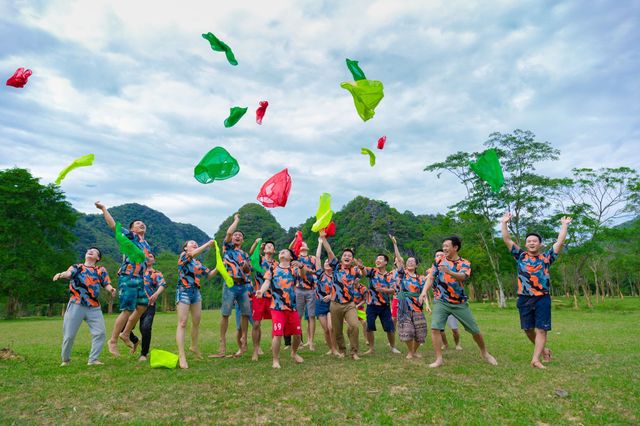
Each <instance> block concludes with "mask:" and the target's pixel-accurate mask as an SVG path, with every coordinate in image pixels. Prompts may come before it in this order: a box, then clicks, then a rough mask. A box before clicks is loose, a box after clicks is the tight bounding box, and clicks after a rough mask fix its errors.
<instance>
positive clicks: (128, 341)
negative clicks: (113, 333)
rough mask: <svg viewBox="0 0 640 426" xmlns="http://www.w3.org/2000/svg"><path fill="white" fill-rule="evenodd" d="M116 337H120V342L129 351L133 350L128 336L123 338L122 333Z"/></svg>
mask: <svg viewBox="0 0 640 426" xmlns="http://www.w3.org/2000/svg"><path fill="white" fill-rule="evenodd" d="M118 337H120V340H122V341H123V342H124V344H125V345H127V347H128V348H129V349H133V342H132V341H131V340H129V336H125V334H124V333H120V334H119V335H118Z"/></svg>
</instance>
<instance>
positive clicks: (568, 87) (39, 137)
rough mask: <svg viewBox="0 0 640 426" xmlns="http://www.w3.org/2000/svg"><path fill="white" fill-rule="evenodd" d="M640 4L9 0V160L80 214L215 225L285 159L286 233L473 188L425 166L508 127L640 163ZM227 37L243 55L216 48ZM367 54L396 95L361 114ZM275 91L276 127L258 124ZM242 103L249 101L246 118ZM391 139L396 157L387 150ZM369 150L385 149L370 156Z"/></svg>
mask: <svg viewBox="0 0 640 426" xmlns="http://www.w3.org/2000/svg"><path fill="white" fill-rule="evenodd" d="M639 16H640V1H627V0H620V1H615V2H611V1H591V2H587V3H585V2H581V1H539V0H535V1H519V0H518V1H515V0H514V1H509V0H492V1H483V2H469V1H466V0H462V1H452V0H446V1H427V0H416V1H412V0H407V1H402V0H398V1H348V2H345V1H319V0H313V1H306V0H292V1H278V0H274V1H269V2H264V1H243V2H212V1H200V2H194V1H187V0H185V1H181V2H178V3H176V2H158V1H147V0H137V1H135V2H131V1H120V0H105V1H103V0H91V1H78V2H72V1H57V0H46V1H44V0H43V1H11V0H9V1H7V0H4V1H0V40H1V41H0V72H1V73H2V76H4V78H9V77H10V76H11V75H12V74H13V72H14V71H15V70H16V69H17V68H18V67H25V68H30V69H31V70H33V75H32V76H31V78H30V80H29V82H28V84H27V85H26V86H25V88H23V89H16V88H13V87H9V86H2V87H1V88H0V169H5V168H9V167H22V168H26V169H29V170H30V171H31V173H32V174H33V175H34V176H36V177H39V178H41V182H42V183H51V182H53V181H55V179H56V177H57V175H58V173H59V172H60V170H61V169H62V168H64V167H65V166H66V165H67V164H69V163H70V162H71V161H73V159H75V158H77V157H79V156H82V155H85V154H88V153H93V154H95V156H96V160H95V163H94V165H93V166H92V167H86V168H80V169H76V170H74V171H72V172H71V173H70V174H69V175H68V176H67V177H66V178H65V180H63V181H62V184H61V188H62V190H63V191H64V192H65V193H66V196H67V199H68V200H69V201H70V202H71V203H72V205H73V207H74V208H76V209H77V210H79V211H82V212H85V213H98V211H97V210H96V209H95V207H94V205H93V203H94V202H95V201H97V200H100V201H102V202H103V203H105V204H106V205H107V206H115V205H120V204H124V203H130V202H136V203H140V204H145V205H147V206H149V207H151V208H154V209H157V210H159V211H161V212H163V213H164V214H166V215H167V216H168V217H170V218H171V219H172V220H174V221H176V222H184V223H192V224H194V225H196V226H198V227H200V228H201V229H202V230H204V231H205V232H207V233H208V234H210V235H211V234H213V233H214V232H215V231H217V229H218V226H219V224H220V223H221V222H222V221H223V220H224V219H225V218H226V217H228V216H229V215H231V214H233V213H234V212H235V211H236V210H237V209H238V208H239V207H241V206H242V205H244V204H245V203H248V202H256V196H257V194H258V191H259V189H260V187H261V186H262V184H263V183H264V182H265V181H266V180H267V179H268V178H269V177H270V176H272V175H273V174H275V173H277V172H279V171H280V170H282V169H284V168H288V170H289V173H290V175H291V177H292V180H293V184H292V188H291V193H290V195H289V201H288V203H287V206H286V207H285V208H274V209H271V212H272V213H273V214H274V216H275V217H276V219H277V220H278V221H279V222H280V224H281V225H283V226H284V227H285V228H288V227H292V226H296V225H298V224H300V223H302V222H303V221H305V220H306V219H307V218H308V217H310V216H312V215H314V214H315V211H316V208H317V205H318V198H319V196H320V194H321V193H322V192H329V193H330V194H331V195H332V207H333V209H334V210H339V209H340V208H341V207H342V206H344V205H345V204H346V203H348V202H349V201H350V200H351V199H353V198H354V197H356V196H357V195H363V196H366V197H369V198H373V199H379V200H383V201H386V202H388V203H389V204H390V205H391V206H392V207H395V208H396V209H398V210H399V211H405V210H411V211H413V212H414V213H416V214H424V213H438V212H445V211H447V207H448V206H450V205H452V204H453V203H455V202H456V201H458V200H460V199H462V198H463V197H464V195H465V194H464V188H463V187H462V186H461V185H460V184H458V183H457V182H456V180H455V178H454V177H453V176H447V175H445V174H443V175H442V176H440V178H438V177H437V176H436V174H435V173H429V172H425V171H423V169H424V167H425V166H427V165H428V164H431V163H434V162H439V161H442V160H444V159H445V158H446V157H447V156H448V155H449V154H453V153H455V152H457V151H460V150H462V151H474V152H475V151H482V150H483V149H484V147H483V142H484V141H486V140H487V138H488V136H489V134H491V133H492V132H501V133H508V132H511V131H513V130H514V129H523V130H530V131H532V132H533V133H535V135H536V137H537V139H538V140H540V141H547V142H549V143H550V144H552V145H553V146H554V147H556V148H558V149H559V150H560V151H561V156H560V159H559V160H558V161H548V162H545V163H543V164H541V165H540V167H539V169H538V171H539V172H541V173H543V174H546V175H548V176H554V177H560V176H568V175H569V174H570V171H571V169H572V168H574V167H593V168H598V167H618V166H629V167H633V168H636V169H639V168H640V154H639V150H638V147H639V146H640V144H639V142H640V103H639V102H638V99H640V50H639V49H638V46H639V45H640V27H639V26H638V25H637V20H638V17H639ZM207 32H212V33H214V34H215V35H217V36H218V37H219V38H220V39H221V40H223V41H225V42H226V43H227V44H228V45H229V46H230V47H231V48H232V49H233V51H234V53H235V56H236V58H237V60H238V62H239V64H238V66H235V67H234V66H231V65H230V64H229V63H228V62H227V61H226V59H225V56H224V54H223V53H220V52H214V51H212V50H211V48H210V46H209V44H208V42H207V41H206V40H204V39H203V38H202V37H201V34H202V33H207ZM346 58H350V59H354V60H358V61H359V62H360V66H361V68H362V69H363V71H364V72H365V74H366V75H367V78H369V79H371V80H379V81H382V82H383V84H384V87H385V92H384V93H385V97H384V99H383V100H382V101H381V102H380V104H379V106H378V107H377V108H376V114H375V117H374V118H373V119H371V120H369V121H367V122H363V121H362V120H361V119H360V117H359V116H358V115H357V113H356V111H355V108H354V105H353V101H352V98H351V96H350V95H349V93H348V92H346V91H345V90H343V89H341V88H340V83H341V82H343V81H350V80H352V77H351V75H350V73H349V71H348V69H347V67H346V65H345V59H346ZM261 100H268V101H269V108H268V110H267V113H266V115H265V118H264V121H263V124H262V125H261V126H259V125H257V124H256V122H255V110H256V108H257V107H258V102H259V101H261ZM232 106H242V107H248V108H249V111H248V112H247V114H246V115H245V116H244V118H243V119H242V120H241V121H240V122H239V123H238V124H236V125H235V126H234V127H232V128H225V127H224V125H223V121H224V119H225V118H226V117H227V116H228V114H229V109H230V108H231V107H232ZM383 135H386V136H387V144H386V146H385V148H384V150H382V151H378V150H377V149H375V146H376V142H377V140H378V138H379V137H380V136H383ZM216 146H221V147H224V148H225V149H227V150H228V151H229V152H230V153H231V155H233V156H234V157H235V158H236V159H237V160H238V162H239V164H240V173H239V174H238V175H237V176H235V177H233V178H231V179H229V180H225V181H216V182H214V183H211V184H207V185H204V184H201V183H199V182H197V181H196V180H195V179H194V177H193V169H194V167H195V165H196V164H197V163H198V162H199V161H200V159H201V158H202V157H203V156H204V155H205V154H206V153H207V152H208V151H209V150H210V149H212V148H214V147H216ZM362 147H367V148H371V149H372V150H373V151H375V153H376V154H377V163H376V165H375V166H374V167H370V166H369V161H368V158H367V157H366V156H363V155H362V154H361V153H360V149H361V148H362Z"/></svg>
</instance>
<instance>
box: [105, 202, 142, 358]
mask: <svg viewBox="0 0 640 426" xmlns="http://www.w3.org/2000/svg"><path fill="white" fill-rule="evenodd" d="M95 206H96V207H97V208H98V209H99V210H101V211H102V215H103V216H104V220H105V222H106V223H107V226H108V227H109V228H111V230H112V231H115V229H116V222H115V220H113V217H112V216H111V214H110V213H109V210H107V207H106V206H105V205H104V204H102V203H101V202H100V201H96V203H95ZM121 231H122V235H123V236H124V237H126V238H128V239H129V240H131V242H133V244H135V245H136V247H138V248H139V249H140V250H142V251H143V252H144V254H145V256H149V254H150V253H151V246H149V243H148V242H147V240H145V233H146V231H147V226H146V225H145V223H144V222H143V221H141V220H139V219H135V220H133V221H131V223H129V229H124V228H121ZM146 268H147V263H146V261H145V262H142V263H136V262H135V261H132V260H131V259H129V257H128V256H124V255H123V256H122V264H121V265H120V269H119V270H118V288H119V290H118V306H119V308H120V315H118V317H117V318H116V322H115V324H114V326H113V332H112V333H111V338H110V339H109V341H108V342H107V346H108V348H109V352H111V354H112V355H113V356H115V357H119V356H120V352H119V351H118V337H120V339H121V340H122V341H123V342H124V343H125V344H126V345H127V346H128V347H129V349H133V342H131V340H129V334H130V333H131V330H132V329H133V326H134V325H135V324H136V322H137V321H138V319H139V318H140V317H141V316H142V314H143V313H144V312H145V311H146V310H147V306H148V305H149V298H148V297H147V293H146V292H145V291H144V273H145V270H146ZM129 317H133V320H132V323H131V326H129V324H128V321H129Z"/></svg>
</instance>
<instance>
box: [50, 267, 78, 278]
mask: <svg viewBox="0 0 640 426" xmlns="http://www.w3.org/2000/svg"><path fill="white" fill-rule="evenodd" d="M72 270H73V266H69V269H67V270H66V271H64V272H58V273H57V274H55V275H54V276H53V281H58V280H59V279H65V280H68V279H69V278H71V271H72Z"/></svg>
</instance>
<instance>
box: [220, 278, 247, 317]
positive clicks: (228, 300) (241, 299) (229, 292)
mask: <svg viewBox="0 0 640 426" xmlns="http://www.w3.org/2000/svg"><path fill="white" fill-rule="evenodd" d="M250 286H251V285H250V284H249V285H247V284H240V285H238V284H236V285H234V286H233V287H231V288H229V287H227V286H226V285H223V286H222V307H221V308H220V311H221V313H222V316H223V317H228V316H230V315H231V311H233V302H234V301H235V302H237V303H238V306H239V307H240V313H241V314H242V315H247V316H250V315H251V304H250V303H249V287H250Z"/></svg>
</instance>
